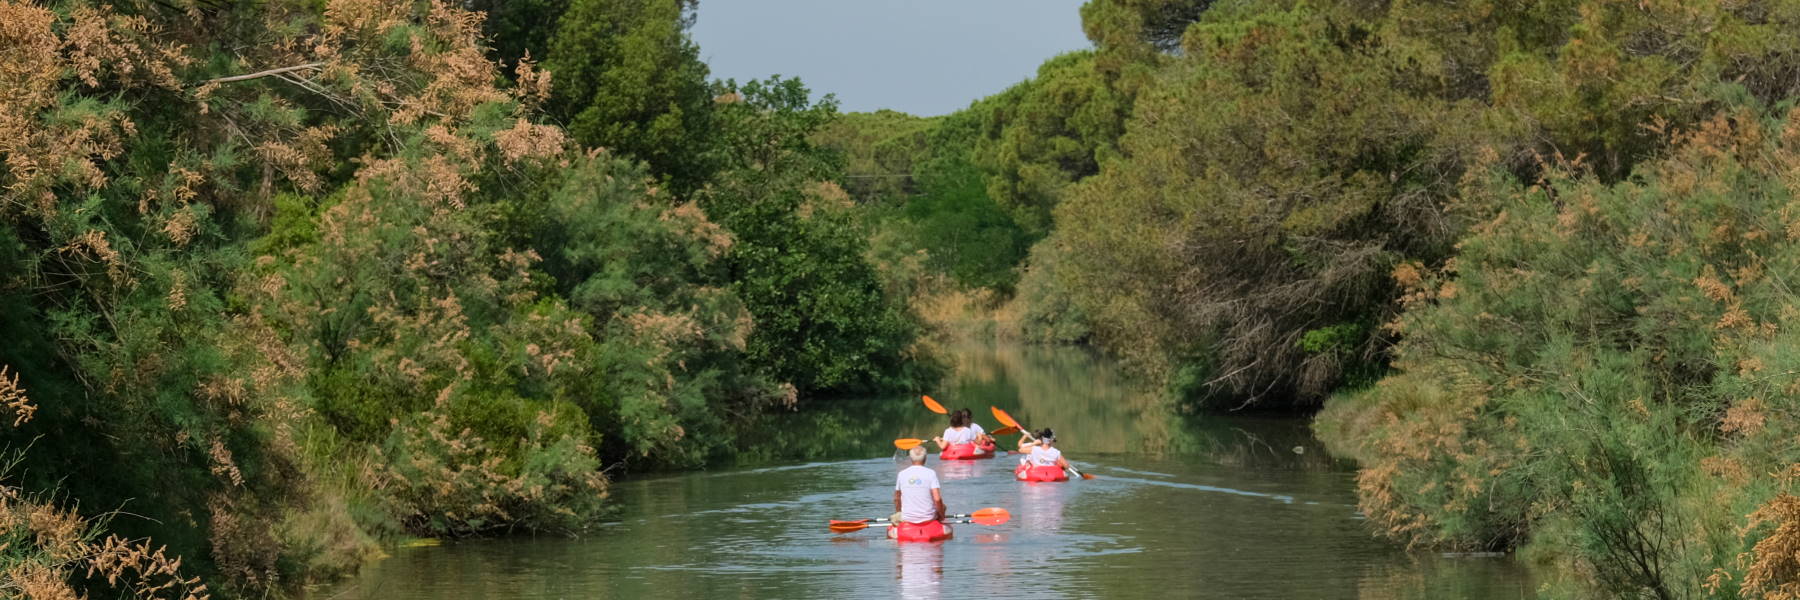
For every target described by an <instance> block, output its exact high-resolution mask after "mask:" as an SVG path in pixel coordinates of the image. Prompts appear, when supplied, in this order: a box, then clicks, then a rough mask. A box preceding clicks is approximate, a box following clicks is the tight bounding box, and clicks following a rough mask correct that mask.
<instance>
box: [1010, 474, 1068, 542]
mask: <svg viewBox="0 0 1800 600" xmlns="http://www.w3.org/2000/svg"><path fill="white" fill-rule="evenodd" d="M1068 484H1069V482H1064V483H1051V482H1026V481H1021V482H1019V484H1018V486H1019V509H1018V515H1019V516H1018V521H1019V527H1021V528H1024V529H1025V530H1026V531H1032V532H1037V533H1044V534H1049V533H1055V532H1057V531H1059V530H1061V529H1062V520H1063V493H1064V492H1065V491H1067V490H1068V489H1069V488H1067V487H1066V486H1067V485H1068Z"/></svg>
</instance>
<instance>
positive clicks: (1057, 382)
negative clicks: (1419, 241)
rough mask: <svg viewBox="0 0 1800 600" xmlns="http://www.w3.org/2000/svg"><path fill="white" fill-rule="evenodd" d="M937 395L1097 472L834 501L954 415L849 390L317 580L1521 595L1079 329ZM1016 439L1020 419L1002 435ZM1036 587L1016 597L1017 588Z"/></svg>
mask: <svg viewBox="0 0 1800 600" xmlns="http://www.w3.org/2000/svg"><path fill="white" fill-rule="evenodd" d="M953 356H954V358H955V360H956V362H957V368H956V371H955V373H954V374H953V375H952V376H951V377H950V378H949V380H947V381H946V382H945V384H944V385H943V386H942V387H941V388H940V389H939V390H933V391H932V392H931V394H932V396H933V397H934V398H936V399H937V400H938V401H940V402H943V403H944V404H945V405H947V406H949V407H951V408H958V407H963V406H967V407H970V408H973V409H975V412H976V416H977V422H980V423H982V424H983V425H984V426H986V427H987V428H988V429H990V430H991V429H996V428H998V424H996V423H995V422H994V420H993V419H992V417H991V416H989V412H988V410H987V407H988V406H990V405H993V406H999V407H1001V408H1003V409H1006V410H1008V411H1009V412H1011V413H1012V415H1013V416H1015V417H1017V418H1019V419H1020V420H1021V421H1023V422H1024V424H1025V425H1027V426H1029V427H1034V428H1041V427H1053V428H1055V429H1056V430H1057V437H1058V438H1059V439H1058V445H1059V446H1060V447H1061V448H1062V449H1063V450H1064V452H1065V453H1066V456H1067V457H1068V458H1070V459H1071V460H1073V461H1074V462H1075V463H1076V464H1077V465H1078V466H1080V467H1082V469H1083V470H1084V471H1087V472H1091V473H1093V474H1095V475H1097V476H1098V477H1097V478H1096V479H1093V480H1087V481H1071V482H1066V483H1032V484H1027V483H1020V482H1016V481H1013V480H1012V478H1011V476H1010V475H1011V472H1010V467H1011V466H1012V465H1013V464H1015V463H1016V459H1015V458H1009V457H1004V456H1003V457H1000V458H998V459H994V460H989V461H972V462H957V463H950V464H943V463H940V462H939V461H937V460H936V459H935V457H934V458H933V459H932V460H931V461H930V463H929V464H928V466H930V467H932V468H935V469H938V471H939V474H940V477H941V478H942V480H943V487H944V489H943V494H944V499H945V501H946V503H948V504H949V506H950V509H951V512H972V511H973V510H975V509H977V508H981V507H988V506H997V507H1001V508H1005V509H1007V510H1008V511H1011V513H1012V514H1013V519H1012V521H1011V522H1008V523H1006V524H1003V525H997V526H980V525H973V524H971V525H958V526H957V527H956V537H955V538H954V539H952V540H949V541H947V542H942V543H934V544H917V543H908V544H896V543H895V542H892V541H889V540H887V539H885V538H884V537H882V531H881V530H880V529H877V528H871V529H868V530H864V531H860V532H856V533H850V534H844V535H837V534H832V533H831V532H829V531H827V529H826V527H825V525H826V521H827V520H828V519H857V518H866V517H880V516H885V515H887V514H888V513H889V512H891V511H892V510H893V507H892V495H893V485H894V473H895V472H896V469H897V466H896V465H897V461H896V458H897V457H896V453H895V452H894V448H893V444H892V441H893V440H894V439H895V438H902V437H909V438H910V437H917V438H928V437H930V436H931V435H932V433H933V432H936V431H942V430H943V428H944V426H945V422H944V418H943V417H942V416H939V415H936V414H933V413H930V412H927V411H926V410H925V408H924V407H923V405H922V404H921V403H920V402H919V399H918V397H917V396H906V397H894V398H882V399H868V400H858V401H849V402H840V403H838V404H837V405H836V406H835V407H834V408H833V409H832V410H827V411H816V410H815V411H809V412H807V413H801V414H795V415H784V416H782V417H780V418H772V419H770V420H768V421H767V422H765V423H762V424H761V429H763V430H764V432H765V433H764V434H763V435H762V436H761V439H763V440H764V441H763V442H762V443H760V444H759V445H758V448H757V449H756V450H754V451H752V452H751V453H749V456H750V457H751V458H752V460H755V461H758V462H760V463H762V464H763V466H758V467H751V468H741V469H726V470H717V471H710V472H697V473H685V474H680V475H672V476H660V477H659V476H651V477H641V478H634V479H631V480H629V481H624V482H621V483H618V484H617V485H615V486H614V487H613V491H612V494H613V498H614V499H615V500H616V501H618V503H619V505H620V512H619V514H618V515H617V518H616V520H614V521H611V522H608V523H606V524H605V525H603V526H601V527H600V528H599V529H598V530H597V531H595V532H593V533H592V534H589V535H587V536H585V537H582V538H579V539H565V538H557V537H537V538H512V539H500V540H484V541H474V542H459V543H451V544H445V545H441V546H427V547H416V548H402V549H398V550H395V551H393V556H391V557H389V558H386V559H384V560H382V561H380V562H377V563H375V564H372V565H369V566H368V567H367V568H365V569H364V570H363V572H362V573H361V574H360V575H359V576H358V577H357V578H355V579H353V580H351V581H348V582H346V583H343V584H340V585H337V586H333V587H330V588H325V589H319V590H315V591H314V592H313V593H312V594H310V597H312V598H343V599H352V598H370V599H374V598H381V599H398V600H408V599H415V598H416V599H426V598H432V599H461V598H544V599H549V598H647V597H659V598H669V597H690V598H777V597H779V598H847V597H867V598H884V597H909V598H911V597H917V598H935V597H951V596H960V597H969V596H971V595H975V596H987V597H994V596H1001V597H1035V598H1070V597H1183V598H1283V599H1286V598H1362V599H1437V598H1472V599H1490V598H1508V599H1511V598H1530V597H1533V596H1534V593H1533V586H1532V584H1531V582H1530V580H1529V579H1528V577H1527V575H1526V573H1525V572H1524V571H1523V569H1521V568H1520V567H1519V566H1518V565H1517V563H1515V562H1514V560H1513V559H1511V558H1509V557H1450V556H1443V555H1439V554H1435V553H1407V552H1404V551H1402V550H1401V549H1399V548H1396V547H1394V546H1392V545H1390V544H1387V543H1384V542H1381V541H1378V540H1376V539H1373V538H1371V537H1370V536H1369V534H1368V531H1367V529H1366V528H1365V525H1364V522H1363V520H1362V519H1361V517H1360V515H1358V514H1357V512H1356V506H1355V504H1356V499H1355V495H1354V485H1355V484H1354V473H1353V471H1352V470H1351V467H1350V465H1348V464H1343V463H1340V462H1338V461H1335V460H1333V459H1331V458H1330V457H1328V456H1326V455H1325V453H1324V450H1323V448H1321V447H1320V446H1319V445H1318V443H1317V442H1315V441H1314V440H1313V439H1312V437H1311V435H1310V434H1309V433H1308V431H1307V429H1306V428H1305V424H1304V423H1303V422H1300V421H1298V420H1293V421H1286V420H1245V419H1220V418H1216V417H1180V416H1175V415H1172V414H1170V413H1169V411H1168V410H1166V408H1163V407H1162V405H1161V404H1160V403H1158V402H1157V401H1156V400H1154V397H1153V396H1152V395H1150V394H1146V393H1143V392H1142V391H1141V390H1137V389H1134V388H1133V386H1132V385H1130V384H1129V382H1128V381H1127V380H1126V379H1125V378H1124V377H1123V376H1121V375H1120V374H1119V373H1118V372H1117V371H1115V370H1114V369H1113V368H1112V367H1111V366H1110V365H1109V364H1107V363H1106V362H1105V361H1104V360H1101V359H1097V358H1095V357H1094V356H1092V355H1090V354H1089V353H1086V352H1083V351H1080V350H1076V349H1067V348H1029V347H1017V346H998V347H993V346H971V347H963V348H958V349H955V351H954V353H953ZM1012 439H1013V438H1007V440H1006V441H1007V442H1008V443H1010V442H1011V441H1012ZM1021 594H1023V596H1022V595H1021Z"/></svg>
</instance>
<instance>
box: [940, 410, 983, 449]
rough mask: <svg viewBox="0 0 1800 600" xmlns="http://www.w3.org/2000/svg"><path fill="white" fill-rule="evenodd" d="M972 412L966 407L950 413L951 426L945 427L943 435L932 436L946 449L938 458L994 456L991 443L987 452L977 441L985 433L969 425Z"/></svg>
mask: <svg viewBox="0 0 1800 600" xmlns="http://www.w3.org/2000/svg"><path fill="white" fill-rule="evenodd" d="M970 414H972V413H970V412H969V411H968V410H966V409H965V410H958V411H955V412H952V413H950V428H949V429H945V430H944V434H943V435H940V436H938V437H935V438H932V440H933V441H936V442H937V444H938V447H939V448H943V449H944V450H943V453H942V454H940V455H939V456H938V458H941V459H943V460H967V459H971V458H991V457H993V455H994V451H993V447H992V445H991V444H990V445H989V446H988V448H987V450H986V451H985V452H983V451H982V448H980V447H979V446H978V445H977V442H978V441H979V440H980V439H981V437H983V435H982V434H981V433H979V432H978V431H977V430H976V429H974V428H972V427H969V415H970Z"/></svg>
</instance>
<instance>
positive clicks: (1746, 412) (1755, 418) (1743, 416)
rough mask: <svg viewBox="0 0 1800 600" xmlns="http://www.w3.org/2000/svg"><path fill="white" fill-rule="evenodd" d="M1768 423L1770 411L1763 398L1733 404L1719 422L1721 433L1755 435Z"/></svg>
mask: <svg viewBox="0 0 1800 600" xmlns="http://www.w3.org/2000/svg"><path fill="white" fill-rule="evenodd" d="M1767 421H1768V409H1767V407H1766V406H1764V403H1763V401H1762V399H1761V398H1756V397H1754V396H1753V397H1750V398H1745V399H1743V400H1739V401H1737V402H1733V403H1731V407H1730V408H1727V409H1725V417H1724V418H1723V419H1721V420H1720V421H1719V432H1720V433H1737V434H1742V435H1746V436H1748V435H1755V434H1756V432H1758V431H1762V428H1763V424H1764V423H1766V422H1767Z"/></svg>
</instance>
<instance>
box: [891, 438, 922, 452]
mask: <svg viewBox="0 0 1800 600" xmlns="http://www.w3.org/2000/svg"><path fill="white" fill-rule="evenodd" d="M923 443H925V440H921V439H917V438H900V439H897V440H894V447H895V448H899V449H901V450H911V449H913V448H917V447H919V444H923Z"/></svg>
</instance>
